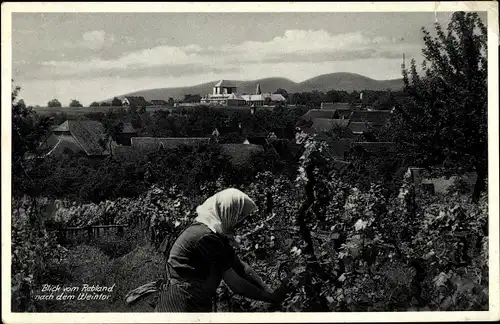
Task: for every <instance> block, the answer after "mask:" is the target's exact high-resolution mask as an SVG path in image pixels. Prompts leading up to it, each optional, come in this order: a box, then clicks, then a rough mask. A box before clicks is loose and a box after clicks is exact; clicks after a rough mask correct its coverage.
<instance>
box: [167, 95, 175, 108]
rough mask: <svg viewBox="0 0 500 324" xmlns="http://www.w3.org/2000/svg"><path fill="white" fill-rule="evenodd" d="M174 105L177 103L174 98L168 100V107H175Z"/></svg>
mask: <svg viewBox="0 0 500 324" xmlns="http://www.w3.org/2000/svg"><path fill="white" fill-rule="evenodd" d="M174 103H175V101H174V98H172V97H170V98H168V101H167V105H168V106H170V107H173V106H174Z"/></svg>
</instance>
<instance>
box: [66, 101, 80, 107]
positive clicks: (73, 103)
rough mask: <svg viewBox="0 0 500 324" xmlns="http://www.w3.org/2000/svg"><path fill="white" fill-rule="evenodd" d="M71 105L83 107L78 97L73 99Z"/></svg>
mask: <svg viewBox="0 0 500 324" xmlns="http://www.w3.org/2000/svg"><path fill="white" fill-rule="evenodd" d="M69 107H83V105H82V104H81V103H80V102H79V101H78V100H76V99H73V100H71V102H70V103H69Z"/></svg>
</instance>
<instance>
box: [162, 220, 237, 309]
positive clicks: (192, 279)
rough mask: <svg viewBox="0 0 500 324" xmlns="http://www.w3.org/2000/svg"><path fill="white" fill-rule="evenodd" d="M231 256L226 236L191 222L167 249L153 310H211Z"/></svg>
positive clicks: (232, 253) (232, 257)
mask: <svg viewBox="0 0 500 324" xmlns="http://www.w3.org/2000/svg"><path fill="white" fill-rule="evenodd" d="M233 260H235V252H234V250H233V248H232V247H231V245H230V244H229V241H228V240H227V238H225V237H224V236H222V235H219V234H216V233H214V232H212V231H211V230H210V229H209V228H208V227H207V226H206V225H205V224H202V223H199V222H194V223H193V224H192V225H191V226H189V227H188V228H187V229H186V230H184V232H182V234H181V235H180V236H179V237H178V238H177V240H176V241H175V242H174V244H173V246H172V248H171V250H170V254H169V258H168V260H167V277H166V281H165V282H166V283H165V284H164V285H163V286H162V289H161V291H160V296H159V299H158V302H157V305H156V310H155V311H156V312H211V311H212V300H213V297H214V295H215V293H216V291H217V287H218V286H219V284H220V282H221V280H222V275H223V273H224V272H225V271H226V270H228V269H229V268H231V267H232V266H233ZM235 270H238V272H240V270H241V269H235Z"/></svg>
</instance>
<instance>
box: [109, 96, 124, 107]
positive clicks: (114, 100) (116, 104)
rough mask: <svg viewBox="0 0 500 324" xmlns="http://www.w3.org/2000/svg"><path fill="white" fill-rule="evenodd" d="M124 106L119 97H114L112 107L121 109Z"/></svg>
mask: <svg viewBox="0 0 500 324" xmlns="http://www.w3.org/2000/svg"><path fill="white" fill-rule="evenodd" d="M121 105H122V101H121V100H120V99H118V98H117V97H114V98H113V100H112V101H111V106H113V107H120V106H121Z"/></svg>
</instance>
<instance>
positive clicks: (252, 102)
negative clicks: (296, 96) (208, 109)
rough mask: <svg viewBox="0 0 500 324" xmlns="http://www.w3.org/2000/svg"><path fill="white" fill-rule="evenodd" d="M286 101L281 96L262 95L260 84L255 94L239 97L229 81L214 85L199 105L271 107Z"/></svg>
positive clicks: (273, 94)
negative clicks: (211, 91) (210, 92)
mask: <svg viewBox="0 0 500 324" xmlns="http://www.w3.org/2000/svg"><path fill="white" fill-rule="evenodd" d="M285 102H286V99H285V97H283V96H282V95H281V94H278V93H277V94H275V93H270V92H268V93H262V91H261V89H260V84H257V88H256V90H255V94H248V95H247V94H245V95H239V94H238V93H237V87H236V86H235V85H234V84H232V83H231V82H229V81H226V80H220V81H219V82H218V83H217V84H215V85H214V88H213V93H212V94H207V95H206V96H204V97H203V98H202V99H201V103H204V104H213V105H222V106H232V107H233V106H253V107H258V106H273V105H276V104H277V103H285Z"/></svg>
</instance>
